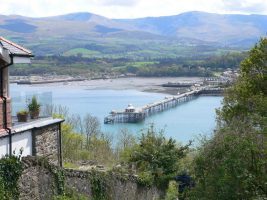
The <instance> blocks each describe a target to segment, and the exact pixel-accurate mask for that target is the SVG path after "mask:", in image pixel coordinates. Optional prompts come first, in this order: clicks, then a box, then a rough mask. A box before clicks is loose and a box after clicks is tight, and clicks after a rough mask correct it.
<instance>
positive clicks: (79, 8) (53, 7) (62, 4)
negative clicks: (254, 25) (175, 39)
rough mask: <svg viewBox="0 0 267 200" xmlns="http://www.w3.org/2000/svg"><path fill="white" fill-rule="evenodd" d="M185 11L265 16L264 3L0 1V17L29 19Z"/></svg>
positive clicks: (254, 0)
mask: <svg viewBox="0 0 267 200" xmlns="http://www.w3.org/2000/svg"><path fill="white" fill-rule="evenodd" d="M187 11H205V12H211V13H222V14H225V13H227V14H265V15H267V0H0V14H3V15H13V14H15V15H23V16H29V17H45V16H55V15H61V14H66V13H73V12H91V13H95V14H98V15H102V16H105V17H108V18H140V17H148V16H168V15H177V14H179V13H183V12H187Z"/></svg>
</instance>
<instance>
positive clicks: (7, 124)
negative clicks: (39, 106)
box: [0, 37, 64, 165]
mask: <svg viewBox="0 0 267 200" xmlns="http://www.w3.org/2000/svg"><path fill="white" fill-rule="evenodd" d="M32 57H33V54H32V53H31V52H30V51H29V50H27V49H25V48H23V47H21V46H20V45H18V44H15V43H13V42H11V41H9V40H7V39H5V38H3V37H0V157H2V156H4V155H6V154H9V155H11V154H12V153H13V152H15V153H19V151H20V150H22V156H28V155H31V156H45V157H47V158H48V159H49V160H50V161H51V162H53V163H54V164H57V165H62V154H61V123H62V122H63V121H64V120H62V119H53V118H51V117H46V118H40V119H35V120H30V121H29V122H24V123H17V122H16V121H15V120H12V114H11V107H12V106H11V105H12V97H10V95H9V72H8V71H9V68H10V67H12V65H13V64H17V63H30V61H31V58H32Z"/></svg>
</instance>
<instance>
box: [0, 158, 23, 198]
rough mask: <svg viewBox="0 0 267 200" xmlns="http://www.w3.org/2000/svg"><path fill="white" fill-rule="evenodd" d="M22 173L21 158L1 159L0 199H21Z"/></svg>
mask: <svg viewBox="0 0 267 200" xmlns="http://www.w3.org/2000/svg"><path fill="white" fill-rule="evenodd" d="M21 173H22V164H21V162H20V156H15V155H11V156H5V157H3V158H1V159H0V197H1V199H3V200H13V199H18V198H19V188H18V180H19V178H20V176H21Z"/></svg>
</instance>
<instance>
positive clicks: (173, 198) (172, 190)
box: [164, 181, 179, 200]
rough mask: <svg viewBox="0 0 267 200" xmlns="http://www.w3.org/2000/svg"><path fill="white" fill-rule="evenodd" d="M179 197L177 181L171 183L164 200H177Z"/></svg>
mask: <svg viewBox="0 0 267 200" xmlns="http://www.w3.org/2000/svg"><path fill="white" fill-rule="evenodd" d="M178 196H179V192H178V184H177V183H176V182H175V181H170V182H169V186H168V189H167V191H166V196H165V198H164V200H177V199H178Z"/></svg>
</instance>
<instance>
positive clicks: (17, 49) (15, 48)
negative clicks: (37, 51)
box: [0, 37, 33, 57]
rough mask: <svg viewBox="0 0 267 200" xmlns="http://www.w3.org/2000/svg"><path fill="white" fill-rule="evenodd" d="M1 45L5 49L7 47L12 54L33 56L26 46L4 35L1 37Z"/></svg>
mask: <svg viewBox="0 0 267 200" xmlns="http://www.w3.org/2000/svg"><path fill="white" fill-rule="evenodd" d="M0 45H2V47H3V48H4V49H7V50H8V51H9V53H10V54H11V55H15V56H22V57H33V54H32V52H31V51H30V50H28V49H25V48H24V47H22V46H20V45H18V44H15V43H14V42H11V41H9V40H7V39H5V38H3V37H0Z"/></svg>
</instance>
